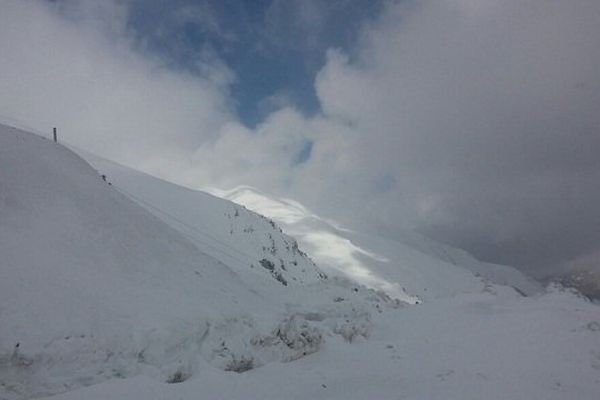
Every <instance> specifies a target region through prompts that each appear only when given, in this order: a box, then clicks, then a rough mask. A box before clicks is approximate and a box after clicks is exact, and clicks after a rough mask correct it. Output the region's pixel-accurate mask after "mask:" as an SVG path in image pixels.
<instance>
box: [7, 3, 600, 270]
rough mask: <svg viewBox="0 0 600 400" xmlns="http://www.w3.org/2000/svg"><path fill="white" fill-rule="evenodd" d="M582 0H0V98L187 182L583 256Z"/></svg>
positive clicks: (591, 32)
mask: <svg viewBox="0 0 600 400" xmlns="http://www.w3.org/2000/svg"><path fill="white" fill-rule="evenodd" d="M599 20H600V2H598V1H595V0H573V1H568V2H567V1H564V0H518V1H517V0H507V1H499V0H479V1H475V0H440V1H433V0H421V1H418V0H404V1H364V0H338V1H317V0H291V1H282V0H272V1H269V0H262V1H209V0H206V1H193V0H175V1H172V2H163V1H158V0H156V1H155V0H146V1H142V0H110V1H102V2H98V1H92V0H55V1H48V0H35V1H27V2H25V1H17V0H1V1H0V53H1V54H2V57H0V116H1V117H2V118H6V119H16V120H21V121H24V122H26V123H27V124H28V125H31V126H32V127H34V128H35V129H38V130H48V129H50V127H52V126H59V128H60V131H61V135H63V137H64V138H65V139H67V140H68V141H70V142H72V143H73V144H75V145H77V146H79V147H81V148H84V149H87V150H89V151H92V152H94V153H97V154H99V155H101V156H104V157H106V158H109V159H113V160H115V161H117V162H120V163H122V164H125V165H128V166H131V167H134V168H138V169H141V170H143V171H145V172H149V173H152V174H154V175H158V176H160V177H162V178H166V179H169V180H172V181H175V182H176V183H180V184H184V185H187V186H191V187H195V188H198V187H221V188H231V187H235V186H238V185H241V184H247V185H251V186H255V187H258V188H260V189H262V190H264V191H266V192H271V193H273V194H275V195H279V196H285V197H289V198H294V199H296V200H298V201H300V202H302V203H303V204H306V206H307V207H309V208H310V209H312V210H315V212H317V213H318V214H320V215H324V216H328V217H332V218H334V219H336V220H339V221H341V222H342V223H344V224H345V225H347V226H350V227H352V228H358V229H360V230H361V231H373V232H377V233H378V234H381V235H385V236H387V237H392V238H393V237H397V236H398V235H399V234H400V232H401V231H402V230H404V229H417V230H419V231H421V232H424V233H426V234H427V235H428V236H431V237H433V238H435V239H438V240H441V241H443V242H446V243H450V244H453V245H456V246H458V247H461V248H464V249H466V250H468V251H470V252H472V253H473V254H475V255H476V256H477V257H479V258H480V259H483V260H486V261H491V262H496V263H506V264H511V265H515V266H518V267H520V268H521V269H523V270H524V271H528V272H530V273H533V274H535V275H537V276H544V275H549V274H556V273H562V272H564V271H567V270H569V269H570V268H573V267H574V266H577V267H582V268H595V269H597V268H600V267H599V265H600V230H599V229H598V228H597V227H598V226H600V210H599V209H598V207H597V204H600V185H598V184H597V182H599V181H600V157H599V156H598V154H599V150H600V113H598V112H597V110H598V109H600V46H599V45H598V40H597V38H598V37H600V24H599V23H598V21H599Z"/></svg>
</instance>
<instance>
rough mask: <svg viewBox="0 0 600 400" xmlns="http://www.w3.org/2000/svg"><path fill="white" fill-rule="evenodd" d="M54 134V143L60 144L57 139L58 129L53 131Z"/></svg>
mask: <svg viewBox="0 0 600 400" xmlns="http://www.w3.org/2000/svg"><path fill="white" fill-rule="evenodd" d="M52 133H53V134H54V141H55V142H58V140H57V137H56V128H54V129H52Z"/></svg>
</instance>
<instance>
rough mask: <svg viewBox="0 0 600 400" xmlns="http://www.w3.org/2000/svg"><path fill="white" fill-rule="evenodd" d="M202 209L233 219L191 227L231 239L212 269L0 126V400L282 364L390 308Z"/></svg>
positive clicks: (203, 254)
mask: <svg viewBox="0 0 600 400" xmlns="http://www.w3.org/2000/svg"><path fill="white" fill-rule="evenodd" d="M204 200H205V201H203V202H200V203H197V209H198V210H201V213H204V214H214V213H219V217H218V218H219V219H220V220H223V221H238V220H239V221H240V222H239V225H236V223H234V222H231V224H227V225H226V226H218V225H219V223H218V221H217V220H213V219H212V218H213V216H212V215H205V217H206V218H205V219H203V220H202V222H201V223H202V224H205V225H203V230H204V231H205V232H207V233H208V234H211V235H213V236H215V237H216V236H217V235H221V234H223V236H225V234H224V233H223V232H224V231H225V230H227V231H230V232H231V231H235V233H236V234H237V235H239V236H240V237H244V238H246V239H245V240H246V242H247V244H244V245H240V247H238V249H243V250H244V252H245V253H244V254H241V253H239V252H238V253H236V252H235V251H233V250H235V249H231V248H229V249H222V253H223V254H221V256H222V257H224V258H223V259H221V260H220V259H219V258H217V256H216V255H213V254H210V252H209V251H204V250H206V249H203V248H202V246H201V244H202V243H201V242H199V241H197V240H195V238H194V237H193V236H192V235H191V234H190V235H184V234H182V232H181V231H178V230H176V229H173V228H172V227H170V226H169V225H168V224H166V223H164V222H163V221H162V220H160V219H159V218H157V217H156V216H154V215H153V214H151V213H150V212H148V211H147V210H145V209H144V208H142V207H141V206H139V205H138V204H137V203H135V202H134V201H132V200H131V199H130V198H128V197H127V196H126V195H124V194H123V193H121V192H119V191H118V190H117V189H116V188H115V186H113V185H109V184H108V183H107V182H105V181H104V180H103V179H102V178H101V176H100V175H99V174H98V173H97V171H95V170H94V169H93V168H92V167H91V166H90V165H89V164H87V163H86V162H85V161H84V160H83V159H81V158H80V157H79V156H77V155H76V154H74V153H73V152H72V151H70V150H68V149H66V148H65V147H63V146H61V145H59V144H56V143H53V142H51V141H49V140H46V139H43V138H41V137H38V136H36V135H33V134H29V133H25V132H22V131H19V130H16V129H13V128H8V127H5V126H0V255H1V258H0V398H9V399H11V398H30V397H36V396H41V395H48V394H53V393H58V392H62V391H65V390H69V389H72V388H77V387H80V386H86V385H90V384H94V383H98V382H102V381H105V380H107V379H112V378H115V377H130V376H135V375H138V374H144V375H146V376H150V377H152V378H154V379H157V380H160V381H163V382H164V381H169V380H175V381H179V380H184V379H186V378H187V377H189V376H193V375H194V374H196V373H197V372H198V371H199V370H202V365H204V364H206V363H208V364H210V365H212V366H214V367H217V368H221V369H229V370H243V369H248V368H252V367H256V366H260V365H263V364H265V363H268V362H272V361H289V360H292V359H296V358H299V357H302V356H304V355H306V354H309V353H312V352H314V351H317V350H318V348H319V345H320V343H321V342H322V341H323V340H324V337H325V336H327V335H341V336H344V337H346V338H347V339H348V340H351V339H352V338H353V337H354V336H355V335H366V334H367V333H368V330H369V329H370V322H369V321H370V313H371V312H379V311H381V312H382V310H384V309H386V308H395V307H397V306H398V303H397V302H395V301H392V300H391V299H390V298H388V297H386V296H384V295H383V294H377V293H374V292H372V291H369V290H366V289H364V288H359V286H358V285H355V284H352V283H349V282H341V281H339V280H335V279H333V280H328V279H326V278H325V276H324V275H323V274H322V273H321V272H320V271H319V270H318V269H317V268H316V266H315V265H314V264H313V263H312V262H310V260H309V259H308V258H307V257H306V256H305V255H303V253H302V252H301V251H300V250H299V249H298V248H297V246H295V245H294V242H293V241H292V240H291V239H290V238H288V237H286V236H284V235H282V234H281V233H280V231H279V229H278V228H277V226H275V224H272V223H270V222H269V221H267V220H265V219H264V218H262V217H258V216H257V215H256V214H253V213H250V212H247V211H244V210H242V209H241V208H239V210H238V207H236V206H234V205H233V204H231V203H229V202H224V201H222V200H218V199H216V198H212V197H211V198H210V199H209V198H208V197H206V199H204ZM236 210H238V211H239V216H237V217H236V216H235V213H236ZM228 212H230V213H231V215H229V214H227V213H228ZM225 214H227V215H225ZM195 217H196V214H194V213H190V214H189V215H187V216H186V217H185V220H187V221H188V222H194V223H195V222H198V221H199V220H197V219H195ZM238 217H239V218H238ZM182 218H183V217H182ZM213 222H214V224H213ZM199 223H200V222H199ZM246 227H247V228H252V229H253V230H254V231H253V232H250V233H247V232H244V231H243V228H246ZM238 230H239V231H238ZM231 235H233V233H232V234H231ZM236 242H239V240H238V241H236ZM263 247H265V250H264V251H263ZM252 249H254V250H256V251H255V252H254V253H252V254H247V253H251V250H252ZM213 250H215V249H214V248H213ZM215 251H216V250H215ZM227 251H228V252H227ZM225 256H234V257H235V259H236V260H237V262H233V261H230V260H227V258H226V257H225ZM275 256H277V258H276V259H274V258H272V257H275ZM244 257H245V258H244ZM265 259H266V260H267V261H269V262H271V261H270V260H274V261H272V262H273V264H268V263H267V262H266V261H263V260H265ZM225 261H226V262H225ZM261 261H263V263H262V264H261ZM263 264H264V265H263ZM284 279H285V281H284ZM286 281H287V282H289V283H285V282H286ZM301 283H304V284H303V285H301ZM359 289H360V290H359ZM363 289H364V290H363Z"/></svg>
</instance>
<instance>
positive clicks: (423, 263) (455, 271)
mask: <svg viewBox="0 0 600 400" xmlns="http://www.w3.org/2000/svg"><path fill="white" fill-rule="evenodd" d="M211 191H212V192H213V193H215V194H216V195H218V196H221V197H223V198H225V199H228V200H231V201H233V202H235V203H238V204H242V205H244V206H246V207H248V208H249V209H251V210H254V211H256V212H258V213H260V214H262V215H265V216H267V217H269V218H272V219H273V220H275V221H276V222H277V223H278V224H279V225H281V226H282V227H283V228H284V230H285V232H287V233H289V234H290V235H292V236H294V237H295V238H297V239H298V241H299V242H300V244H301V245H302V247H303V248H305V249H307V251H308V253H309V254H311V256H313V257H314V259H315V261H316V262H317V264H318V265H319V266H321V267H322V268H323V269H324V270H325V271H326V272H328V273H330V274H336V273H337V274H342V275H344V276H347V277H349V278H351V279H354V280H357V281H360V282H361V283H363V284H365V285H367V286H369V287H373V288H376V289H380V290H384V291H386V292H388V293H390V294H393V295H394V296H397V297H399V298H402V299H403V300H405V301H407V302H411V301H413V302H414V301H415V300H416V299H417V298H418V299H432V298H436V297H444V296H450V295H453V294H456V293H461V292H472V291H477V290H478V289H480V288H481V287H482V284H485V282H490V283H494V284H499V285H506V286H511V287H513V288H514V289H516V290H517V291H519V292H520V293H522V294H523V295H533V294H536V293H539V292H541V290H542V287H541V285H540V284H538V283H537V282H535V281H534V280H532V279H530V278H528V277H526V276H525V275H523V274H522V273H521V272H520V271H518V270H517V269H515V268H513V267H509V266H504V265H496V264H490V263H484V262H480V261H478V260H476V259H475V258H474V257H473V256H471V255H470V254H468V253H467V252H465V251H463V250H461V249H457V248H454V247H451V246H447V245H444V244H442V243H438V242H435V241H432V240H430V239H428V238H426V237H423V236H421V235H418V234H416V233H413V232H404V233H403V234H402V235H401V238H400V239H399V240H389V239H385V238H383V237H378V236H375V235H372V234H370V235H365V234H362V233H360V232H355V231H352V230H348V229H344V228H341V227H339V226H338V225H337V224H336V223H335V222H331V221H328V220H327V219H325V218H321V217H319V216H317V215H315V214H314V213H312V212H311V211H309V210H307V209H306V207H304V206H303V205H301V204H299V203H298V202H296V201H293V200H289V199H282V198H276V197H274V196H269V195H266V194H265V193H262V192H261V191H259V190H257V189H254V188H251V187H248V186H242V187H238V188H235V189H233V190H229V191H224V190H215V189H213V190H211ZM477 277H481V278H483V279H484V281H483V282H482V280H481V279H477ZM407 294H409V296H412V298H411V297H407V296H406V295H407Z"/></svg>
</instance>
